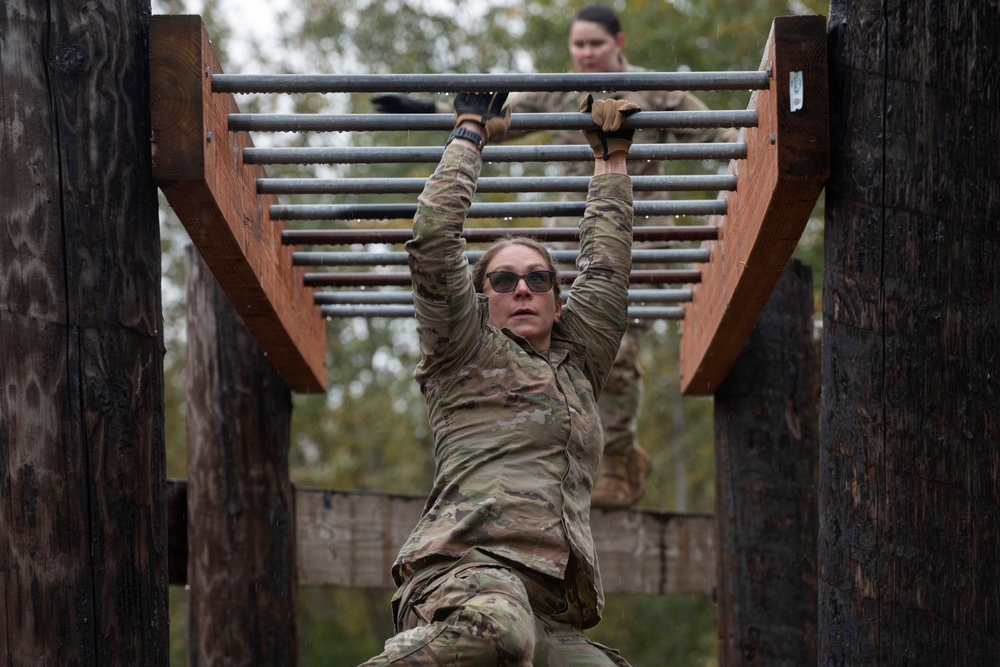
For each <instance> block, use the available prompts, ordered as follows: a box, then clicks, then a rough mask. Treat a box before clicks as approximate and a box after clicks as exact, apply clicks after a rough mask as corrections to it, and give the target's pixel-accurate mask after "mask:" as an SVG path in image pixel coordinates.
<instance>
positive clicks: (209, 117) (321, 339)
mask: <svg viewBox="0 0 1000 667" xmlns="http://www.w3.org/2000/svg"><path fill="white" fill-rule="evenodd" d="M149 59H150V73H151V77H152V83H151V87H152V90H151V93H152V105H151V106H152V120H153V177H154V179H155V180H156V183H157V185H158V186H159V187H160V189H161V190H162V191H163V193H164V194H165V195H166V197H167V201H168V202H170V206H171V207H172V208H173V209H174V211H175V212H176V213H177V216H178V217H179V218H180V219H181V222H182V223H183V224H184V227H185V229H187V232H188V234H189V235H190V237H191V240H192V241H193V242H194V244H195V245H196V246H197V247H198V250H199V252H200V253H201V255H202V257H204V259H205V262H206V263H207V264H208V266H209V268H210V269H211V270H212V273H213V274H214V275H215V277H216V279H218V281H219V284H220V285H221V286H222V289H223V291H224V292H225V293H226V295H227V296H228V297H229V300H230V301H231V302H232V304H233V307H234V308H235V309H236V312H237V313H238V314H239V315H240V317H241V318H242V319H243V321H244V322H245V323H246V325H247V328H248V329H250V331H251V333H252V334H253V336H254V338H255V339H256V340H257V343H258V344H259V345H260V347H261V349H263V350H264V352H265V353H266V354H267V356H268V359H270V361H271V363H272V364H273V365H274V367H275V368H276V369H277V370H278V372H279V373H280V374H281V376H282V378H284V380H285V382H287V383H288V385H289V386H290V387H291V388H292V389H293V390H295V391H298V392H322V391H324V390H325V388H326V367H325V363H326V328H325V323H324V320H323V318H322V317H321V316H320V313H319V309H318V308H316V307H315V306H314V305H313V296H312V288H309V287H305V286H304V284H303V280H302V278H303V273H304V269H301V268H298V267H294V266H292V249H291V248H287V247H283V246H282V244H281V232H282V231H283V229H284V226H283V225H282V224H281V223H280V222H276V221H272V220H271V219H270V214H269V209H270V206H271V204H272V203H273V201H272V197H270V196H261V197H258V195H257V189H256V184H257V179H258V178H263V177H265V176H266V172H265V170H264V169H263V168H262V167H260V166H253V165H244V164H242V162H241V159H240V155H241V152H242V150H243V149H244V148H246V147H248V146H252V145H253V143H252V141H251V139H250V137H249V136H248V135H247V134H246V133H230V132H229V131H228V125H227V124H228V115H229V114H230V113H235V112H237V111H238V108H237V105H236V101H235V99H234V98H233V96H232V95H229V94H212V92H211V75H212V74H213V73H218V72H221V71H222V69H221V67H220V66H219V63H218V60H217V59H216V57H215V53H214V52H213V50H212V45H211V43H210V41H209V39H208V35H207V34H206V32H205V29H204V25H203V24H202V21H201V17H199V16H154V17H153V19H152V24H151V26H150V36H149Z"/></svg>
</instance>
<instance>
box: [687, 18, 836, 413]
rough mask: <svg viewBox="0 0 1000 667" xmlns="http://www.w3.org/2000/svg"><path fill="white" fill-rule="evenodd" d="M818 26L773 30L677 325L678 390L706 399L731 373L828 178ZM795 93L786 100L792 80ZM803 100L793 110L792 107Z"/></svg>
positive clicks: (799, 22) (782, 25) (792, 24)
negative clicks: (722, 209)
mask: <svg viewBox="0 0 1000 667" xmlns="http://www.w3.org/2000/svg"><path fill="white" fill-rule="evenodd" d="M826 40H827V37H826V18H825V17H823V16H794V17H780V18H776V19H775V20H774V23H773V24H772V25H771V34H770V36H769V37H768V41H767V45H766V47H765V51H764V58H763V62H762V63H761V69H762V70H766V69H768V68H770V69H771V70H772V72H773V75H772V79H771V86H770V88H768V89H767V90H760V91H755V92H754V93H753V95H752V97H751V99H750V108H752V109H756V110H757V113H758V118H759V121H758V123H759V124H758V126H757V127H756V128H745V129H743V130H742V131H741V139H742V140H743V141H745V142H746V146H747V157H746V159H745V160H738V161H733V162H731V163H730V173H733V174H735V175H736V177H737V181H736V182H737V185H736V191H735V192H724V193H722V194H721V195H720V196H721V197H723V198H725V199H727V202H728V211H727V214H726V216H725V217H720V218H717V219H716V220H715V224H717V225H718V226H719V239H718V240H717V241H709V242H705V243H704V244H703V247H707V248H708V249H709V250H710V252H711V259H710V260H709V262H708V263H707V264H703V265H702V282H701V284H700V285H697V286H695V287H694V300H693V301H692V302H691V303H690V304H689V305H688V306H687V307H686V313H685V316H684V320H683V322H682V324H681V334H682V335H681V354H680V366H681V389H682V391H683V392H684V393H685V394H687V395H702V394H711V393H712V392H713V391H714V390H715V388H716V387H718V386H719V383H721V382H722V379H723V378H724V377H725V376H726V373H727V372H729V368H730V367H731V366H732V364H733V361H734V360H735V359H736V356H737V355H738V354H739V352H740V348H741V347H742V346H743V343H744V342H745V341H746V339H747V336H749V334H750V331H751V330H753V327H754V324H755V323H756V322H757V317H758V315H760V312H761V311H762V310H763V309H764V305H765V304H766V303H767V300H768V298H769V297H770V295H771V291H772V290H773V289H774V286H775V284H776V283H777V281H778V278H779V276H780V275H781V272H782V271H783V270H784V268H785V265H786V264H787V263H788V260H789V258H790V257H791V255H792V252H793V251H794V249H795V246H796V245H797V244H798V241H799V237H800V236H801V235H802V230H803V229H804V227H805V225H806V222H807V221H808V220H809V214H810V213H811V212H812V210H813V208H814V207H815V205H816V200H817V199H818V198H819V195H820V192H821V191H822V189H823V185H824V183H825V182H826V178H827V175H828V173H829V153H830V147H829V109H828V106H829V105H828V95H827V56H826V52H827V48H826ZM796 72H799V73H801V75H802V78H801V81H802V88H801V90H800V92H797V94H796V95H795V96H793V95H792V94H791V85H790V81H791V77H792V75H793V74H794V73H796ZM793 97H794V98H795V99H796V100H801V108H799V109H796V110H793V106H792V100H793Z"/></svg>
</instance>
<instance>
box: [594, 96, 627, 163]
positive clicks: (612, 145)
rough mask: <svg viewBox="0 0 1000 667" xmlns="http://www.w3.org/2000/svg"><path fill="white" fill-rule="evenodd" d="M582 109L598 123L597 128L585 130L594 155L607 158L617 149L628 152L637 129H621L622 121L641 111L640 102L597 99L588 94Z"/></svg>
mask: <svg viewBox="0 0 1000 667" xmlns="http://www.w3.org/2000/svg"><path fill="white" fill-rule="evenodd" d="M580 111H583V112H585V113H589V114H590V117H591V119H592V120H593V121H594V124H595V125H597V129H594V130H584V131H583V136H584V137H586V138H587V142H588V143H589V144H590V147H591V148H593V149H594V157H599V158H602V159H604V160H607V159H608V157H609V156H610V155H611V154H612V153H614V152H615V151H625V153H626V154H627V153H628V149H629V148H630V147H631V146H632V135H633V134H635V130H623V129H621V126H622V121H624V120H625V119H626V118H627V117H628V116H631V115H632V114H634V113H638V112H639V111H641V109H640V108H639V105H638V104H635V103H633V102H629V101H628V100H595V99H594V96H593V95H587V97H586V99H584V100H583V102H581V103H580Z"/></svg>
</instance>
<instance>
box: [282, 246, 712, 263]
mask: <svg viewBox="0 0 1000 667" xmlns="http://www.w3.org/2000/svg"><path fill="white" fill-rule="evenodd" d="M483 252H484V251H482V250H470V251H468V252H466V253H465V255H466V257H468V258H469V261H470V262H478V261H479V258H480V257H482V255H483ZM549 254H551V255H552V259H554V260H555V261H556V262H560V263H572V262H575V261H576V258H577V257H578V256H579V254H580V252H579V251H578V250H549ZM707 261H708V250H703V249H701V248H665V249H653V250H646V249H634V250H632V263H633V264H652V263H664V264H676V263H688V262H707ZM408 263H409V254H408V253H406V252H391V251H390V252H362V251H350V250H348V251H341V252H321V251H317V252H293V253H292V265H293V266H405V265H407V264H408Z"/></svg>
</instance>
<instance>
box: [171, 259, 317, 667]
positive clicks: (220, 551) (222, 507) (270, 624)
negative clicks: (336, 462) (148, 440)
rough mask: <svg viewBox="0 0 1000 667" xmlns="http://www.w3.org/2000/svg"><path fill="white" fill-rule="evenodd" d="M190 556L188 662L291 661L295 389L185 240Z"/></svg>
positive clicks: (293, 633)
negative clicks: (291, 468) (290, 459)
mask: <svg viewBox="0 0 1000 667" xmlns="http://www.w3.org/2000/svg"><path fill="white" fill-rule="evenodd" d="M187 259H188V262H187V275H188V281H187V304H188V318H187V321H188V336H187V338H188V345H187V350H188V364H187V384H188V408H187V427H188V470H189V471H190V482H189V484H188V487H187V488H188V493H187V516H188V523H187V526H188V553H189V557H188V561H187V576H188V583H189V584H190V590H191V592H190V605H191V617H190V623H189V628H190V632H189V638H190V639H189V644H188V646H189V662H190V664H193V665H219V664H239V665H294V664H295V663H296V659H297V653H298V648H297V647H298V637H297V633H296V627H297V625H296V608H295V605H296V599H297V596H296V580H297V575H296V558H295V499H294V495H293V488H292V483H291V481H290V480H289V477H288V447H289V442H290V439H291V416H292V400H291V392H290V391H289V388H288V385H287V384H285V382H284V381H283V380H282V379H281V377H280V376H279V375H278V373H277V371H276V370H275V369H274V367H273V366H272V365H271V364H270V363H269V361H268V358H267V357H266V356H265V355H264V353H263V351H262V350H261V349H260V347H258V345H257V343H256V342H255V341H254V339H253V336H251V334H250V332H249V331H248V330H247V328H246V326H244V324H243V322H242V321H241V320H240V318H239V317H237V315H236V313H235V311H234V310H233V307H232V305H231V304H230V303H229V300H228V299H227V298H226V295H225V294H224V293H223V292H222V289H221V287H220V286H219V284H218V282H217V281H216V280H215V278H214V277H213V276H212V274H211V272H210V271H209V269H208V267H207V266H206V264H205V262H204V261H202V259H201V257H200V256H199V255H198V252H197V250H196V249H195V248H193V247H189V248H188V258H187Z"/></svg>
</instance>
